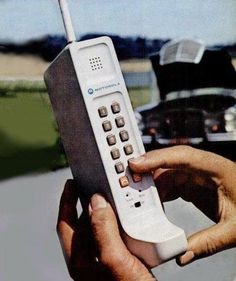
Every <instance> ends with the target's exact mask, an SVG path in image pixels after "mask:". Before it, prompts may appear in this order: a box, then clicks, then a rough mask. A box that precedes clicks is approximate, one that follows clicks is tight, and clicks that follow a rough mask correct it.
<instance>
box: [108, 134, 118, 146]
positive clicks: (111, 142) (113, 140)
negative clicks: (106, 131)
mask: <svg viewBox="0 0 236 281" xmlns="http://www.w3.org/2000/svg"><path fill="white" fill-rule="evenodd" d="M107 143H108V144H109V145H114V144H116V137H115V135H108V136H107Z"/></svg>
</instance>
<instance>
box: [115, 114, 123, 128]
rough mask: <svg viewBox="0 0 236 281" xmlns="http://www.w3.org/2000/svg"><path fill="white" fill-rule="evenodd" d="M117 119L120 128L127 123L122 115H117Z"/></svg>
mask: <svg viewBox="0 0 236 281" xmlns="http://www.w3.org/2000/svg"><path fill="white" fill-rule="evenodd" d="M115 121H116V126H117V127H118V128H121V127H124V125H125V120H124V118H123V117H122V116H119V117H117V118H116V119H115Z"/></svg>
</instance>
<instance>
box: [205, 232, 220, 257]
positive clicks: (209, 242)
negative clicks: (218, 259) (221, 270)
mask: <svg viewBox="0 0 236 281" xmlns="http://www.w3.org/2000/svg"><path fill="white" fill-rule="evenodd" d="M205 243H206V252H207V254H208V255H213V254H215V253H216V252H217V248H218V247H217V243H216V241H215V239H214V237H212V236H207V237H206V241H205Z"/></svg>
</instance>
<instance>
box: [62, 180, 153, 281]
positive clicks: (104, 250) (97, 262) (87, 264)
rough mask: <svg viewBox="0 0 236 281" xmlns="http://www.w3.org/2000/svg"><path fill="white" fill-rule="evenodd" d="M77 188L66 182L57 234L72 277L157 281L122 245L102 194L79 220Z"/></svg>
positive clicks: (87, 280) (80, 278) (102, 279)
mask: <svg viewBox="0 0 236 281" xmlns="http://www.w3.org/2000/svg"><path fill="white" fill-rule="evenodd" d="M77 200H78V192H77V187H76V186H75V183H74V181H72V180H69V181H67V183H66V185H65V188H64V191H63V194H62V197H61V202H60V208H59V215H58V222H57V232H58V236H59V239H60V242H61V247H62V250H63V253H64V257H65V260H66V263H67V267H68V270H69V273H70V276H71V277H72V279H74V280H76V281H77V280H79V281H85V280H86V281H93V280H96V281H99V280H101V281H111V280H113V281H154V280H155V278H154V277H153V276H152V274H151V273H150V272H149V270H148V269H147V268H146V267H145V265H144V264H142V263H141V261H140V260H138V259H137V258H136V257H135V256H133V255H132V254H131V253H130V252H129V251H128V249H127V248H126V246H125V244H124V243H123V241H122V239H121V237H120V233H119V229H118V224H117V221H116V217H115V214H114V212H113V210H112V208H111V206H110V204H109V203H108V202H106V200H105V199H104V198H103V197H102V196H101V195H98V194H96V195H94V196H93V197H92V198H91V202H90V204H89V217H88V216H86V215H85V213H83V214H82V215H81V217H80V218H78V215H77V211H76V204H77Z"/></svg>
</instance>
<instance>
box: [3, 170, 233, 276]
mask: <svg viewBox="0 0 236 281" xmlns="http://www.w3.org/2000/svg"><path fill="white" fill-rule="evenodd" d="M70 177H71V174H70V171H69V169H64V170H60V171H57V172H51V173H46V174H41V175H37V174H34V175H29V176H25V177H19V178H14V179H10V180H7V181H3V182H1V183H0V248H1V251H0V280H1V281H52V280H56V281H69V280H70V278H69V276H68V273H67V270H66V266H65V263H64V260H63V257H62V253H61V249H60V247H59V243H58V239H57V236H56V230H55V225H56V218H57V209H58V203H59V199H60V194H61V192H62V189H63V184H64V182H65V180H66V179H67V178H70ZM206 204H207V202H206ZM78 209H79V211H81V208H80V206H78ZM166 212H167V215H168V217H169V218H170V219H171V220H172V221H173V222H175V223H176V224H178V225H179V226H181V227H183V228H184V229H185V230H186V232H187V233H188V234H190V233H192V232H193V231H196V230H199V229H201V228H203V227H206V226H209V225H210V224H211V222H210V221H209V220H208V219H207V218H205V217H204V216H203V215H202V214H201V213H200V212H199V211H197V210H196V209H195V208H194V207H193V206H192V205H191V204H190V203H185V202H183V201H181V200H177V201H175V202H174V203H173V202H172V203H168V204H166ZM235 265H236V250H235V249H231V250H227V251H224V252H222V253H219V254H217V255H215V256H212V257H210V258H206V259H203V260H201V261H198V262H195V263H193V264H192V265H189V266H187V267H184V268H180V267H178V266H177V265H176V263H175V261H170V262H168V263H166V264H164V265H161V266H160V267H158V268H156V269H154V274H155V275H156V276H157V277H158V280H159V281H164V280H167V281H172V280H173V281H189V280H191V281H199V279H202V280H204V281H212V280H214V281H233V280H234V281H236V266H235ZM104 281H105V280H104Z"/></svg>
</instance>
